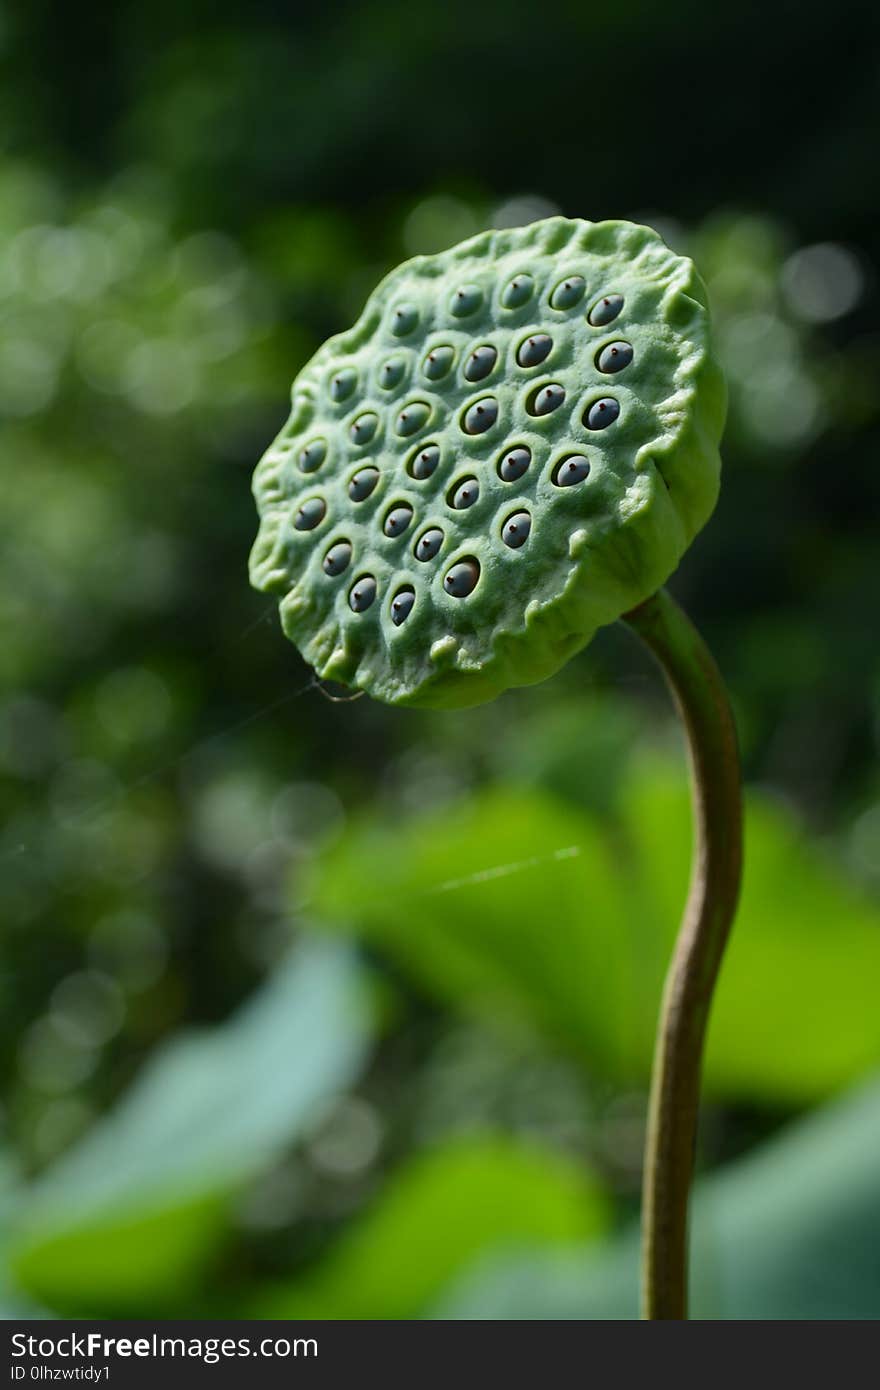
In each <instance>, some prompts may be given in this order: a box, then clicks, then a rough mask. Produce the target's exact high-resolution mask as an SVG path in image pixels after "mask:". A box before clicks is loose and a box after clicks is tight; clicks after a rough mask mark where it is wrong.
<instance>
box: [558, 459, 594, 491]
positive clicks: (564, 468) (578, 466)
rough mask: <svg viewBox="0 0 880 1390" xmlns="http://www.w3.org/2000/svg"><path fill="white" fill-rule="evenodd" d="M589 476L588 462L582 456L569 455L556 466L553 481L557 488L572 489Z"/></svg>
mask: <svg viewBox="0 0 880 1390" xmlns="http://www.w3.org/2000/svg"><path fill="white" fill-rule="evenodd" d="M589 476H590V461H589V459H586V458H584V455H583V454H569V456H568V458H565V459H563V460H562V461H561V463H558V464H557V465H556V468H555V469H554V472H553V481H554V483H555V484H556V486H557V487H574V486H575V484H576V483H582V482H583V481H584V479H585V478H588V477H589Z"/></svg>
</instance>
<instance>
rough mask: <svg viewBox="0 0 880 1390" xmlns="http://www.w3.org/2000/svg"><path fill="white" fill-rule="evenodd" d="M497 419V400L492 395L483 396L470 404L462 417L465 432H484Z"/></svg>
mask: <svg viewBox="0 0 880 1390" xmlns="http://www.w3.org/2000/svg"><path fill="white" fill-rule="evenodd" d="M497 419H498V402H497V401H496V399H495V397H494V396H484V397H483V399H482V400H481V401H477V403H476V405H472V406H471V408H470V410H468V412H467V414H466V415H465V417H464V432H465V434H485V432H486V430H490V429H491V428H492V426H493V425H494V424H495V421H496V420H497Z"/></svg>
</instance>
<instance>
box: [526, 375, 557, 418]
mask: <svg viewBox="0 0 880 1390" xmlns="http://www.w3.org/2000/svg"><path fill="white" fill-rule="evenodd" d="M564 400H565V387H564V386H560V385H559V382H558V381H551V382H550V385H549V386H541V387H539V388H538V390H537V391H535V392H533V394H532V395H531V396H530V397H529V401H528V404H527V406H526V409H527V410H528V412H529V414H530V415H549V414H550V413H551V411H553V410H558V409H559V407H560V406H561V405H562V402H563V401H564Z"/></svg>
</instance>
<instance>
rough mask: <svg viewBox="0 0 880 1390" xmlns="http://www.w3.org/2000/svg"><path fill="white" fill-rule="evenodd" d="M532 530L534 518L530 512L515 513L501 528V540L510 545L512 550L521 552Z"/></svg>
mask: <svg viewBox="0 0 880 1390" xmlns="http://www.w3.org/2000/svg"><path fill="white" fill-rule="evenodd" d="M531 529H532V518H531V517H530V516H529V514H528V512H514V514H513V516H509V517H508V518H507V520H506V521H505V523H504V525H503V526H502V528H501V539H502V540H503V541H504V544H505V545H509V546H510V548H511V550H519V548H520V546H521V545H525V543H526V541H527V540H528V538H529V532H530V531H531Z"/></svg>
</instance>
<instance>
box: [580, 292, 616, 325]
mask: <svg viewBox="0 0 880 1390" xmlns="http://www.w3.org/2000/svg"><path fill="white" fill-rule="evenodd" d="M623 305H624V298H623V295H622V294H606V295H603V296H602V298H601V299H597V300H596V303H595V304H594V305H593V307H592V309H591V310H590V312H589V313H588V314H587V322H588V323H591V324H592V325H593V327H594V328H604V326H605V324H606V323H613V322H614V320H615V319H616V318H617V315H618V314H619V313H620V311H621V309H622V308H623Z"/></svg>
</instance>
